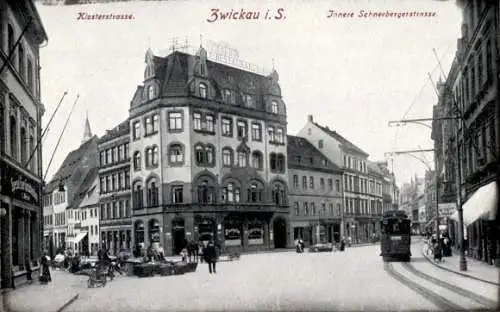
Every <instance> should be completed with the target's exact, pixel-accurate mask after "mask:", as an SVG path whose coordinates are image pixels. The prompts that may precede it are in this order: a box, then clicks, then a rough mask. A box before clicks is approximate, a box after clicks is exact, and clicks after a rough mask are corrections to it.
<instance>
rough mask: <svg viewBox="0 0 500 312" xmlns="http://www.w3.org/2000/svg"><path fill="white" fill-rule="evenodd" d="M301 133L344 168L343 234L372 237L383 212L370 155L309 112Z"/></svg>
mask: <svg viewBox="0 0 500 312" xmlns="http://www.w3.org/2000/svg"><path fill="white" fill-rule="evenodd" d="M298 136H300V137H303V138H305V139H306V140H308V141H309V142H310V143H311V144H313V145H314V146H317V148H318V149H319V151H320V152H321V153H323V154H324V155H325V156H326V157H327V158H328V159H329V160H330V161H331V162H332V163H333V164H335V165H336V166H338V167H339V168H341V169H342V172H343V190H344V205H343V211H342V223H343V226H341V235H342V236H346V237H351V238H352V240H353V242H356V241H357V242H362V241H365V240H368V239H370V238H371V234H372V233H374V232H375V231H376V228H375V227H376V226H377V222H376V220H378V218H379V217H380V216H381V214H382V201H381V198H382V182H381V179H380V174H379V173H378V172H376V169H375V170H374V171H373V172H369V170H368V156H369V155H368V154H367V153H366V152H364V151H363V150H361V149H360V148H359V147H357V146H356V145H354V144H353V143H351V142H350V141H348V140H347V139H345V138H344V137H342V136H341V135H340V134H338V133H337V132H335V131H333V130H330V129H329V128H328V127H323V126H320V125H319V124H317V123H315V122H314V121H313V117H312V116H308V120H307V123H306V125H305V126H304V127H303V128H302V130H300V132H299V134H298ZM375 198H377V200H375ZM378 199H380V200H378ZM367 234H368V235H367ZM367 236H368V237H367Z"/></svg>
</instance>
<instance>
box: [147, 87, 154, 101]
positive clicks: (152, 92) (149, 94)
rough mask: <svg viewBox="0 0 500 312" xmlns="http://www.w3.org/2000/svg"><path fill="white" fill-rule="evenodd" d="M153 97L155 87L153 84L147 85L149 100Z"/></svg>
mask: <svg viewBox="0 0 500 312" xmlns="http://www.w3.org/2000/svg"><path fill="white" fill-rule="evenodd" d="M154 97H155V89H154V87H153V86H149V87H148V100H151V99H153V98H154Z"/></svg>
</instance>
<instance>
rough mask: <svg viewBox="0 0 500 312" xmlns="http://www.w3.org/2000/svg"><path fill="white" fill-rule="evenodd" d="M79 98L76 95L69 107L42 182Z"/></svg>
mask: <svg viewBox="0 0 500 312" xmlns="http://www.w3.org/2000/svg"><path fill="white" fill-rule="evenodd" d="M79 98H80V95H79V94H77V95H76V99H75V102H74V103H73V106H71V111H70V112H69V115H68V118H67V119H66V123H65V124H64V127H63V129H62V131H61V134H60V135H59V139H58V140H57V144H56V147H55V148H54V151H53V152H52V156H51V157H50V161H49V164H48V165H47V169H46V170H45V174H44V175H43V181H45V178H47V174H48V173H49V169H50V165H51V164H52V160H54V155H55V154H56V151H57V148H58V147H59V143H61V139H62V136H63V134H64V131H65V130H66V127H67V126H68V123H69V119H70V118H71V115H72V114H73V110H74V109H75V106H76V103H77V102H78V99H79Z"/></svg>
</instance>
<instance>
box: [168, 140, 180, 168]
mask: <svg viewBox="0 0 500 312" xmlns="http://www.w3.org/2000/svg"><path fill="white" fill-rule="evenodd" d="M168 154H169V160H170V164H171V165H180V164H182V163H183V162H184V151H183V148H182V145H180V144H172V145H170V148H169V149H168Z"/></svg>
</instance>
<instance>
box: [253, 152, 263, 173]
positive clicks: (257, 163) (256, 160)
mask: <svg viewBox="0 0 500 312" xmlns="http://www.w3.org/2000/svg"><path fill="white" fill-rule="evenodd" d="M252 167H253V168H255V169H259V170H260V169H262V153H261V152H259V151H254V152H253V153H252Z"/></svg>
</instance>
